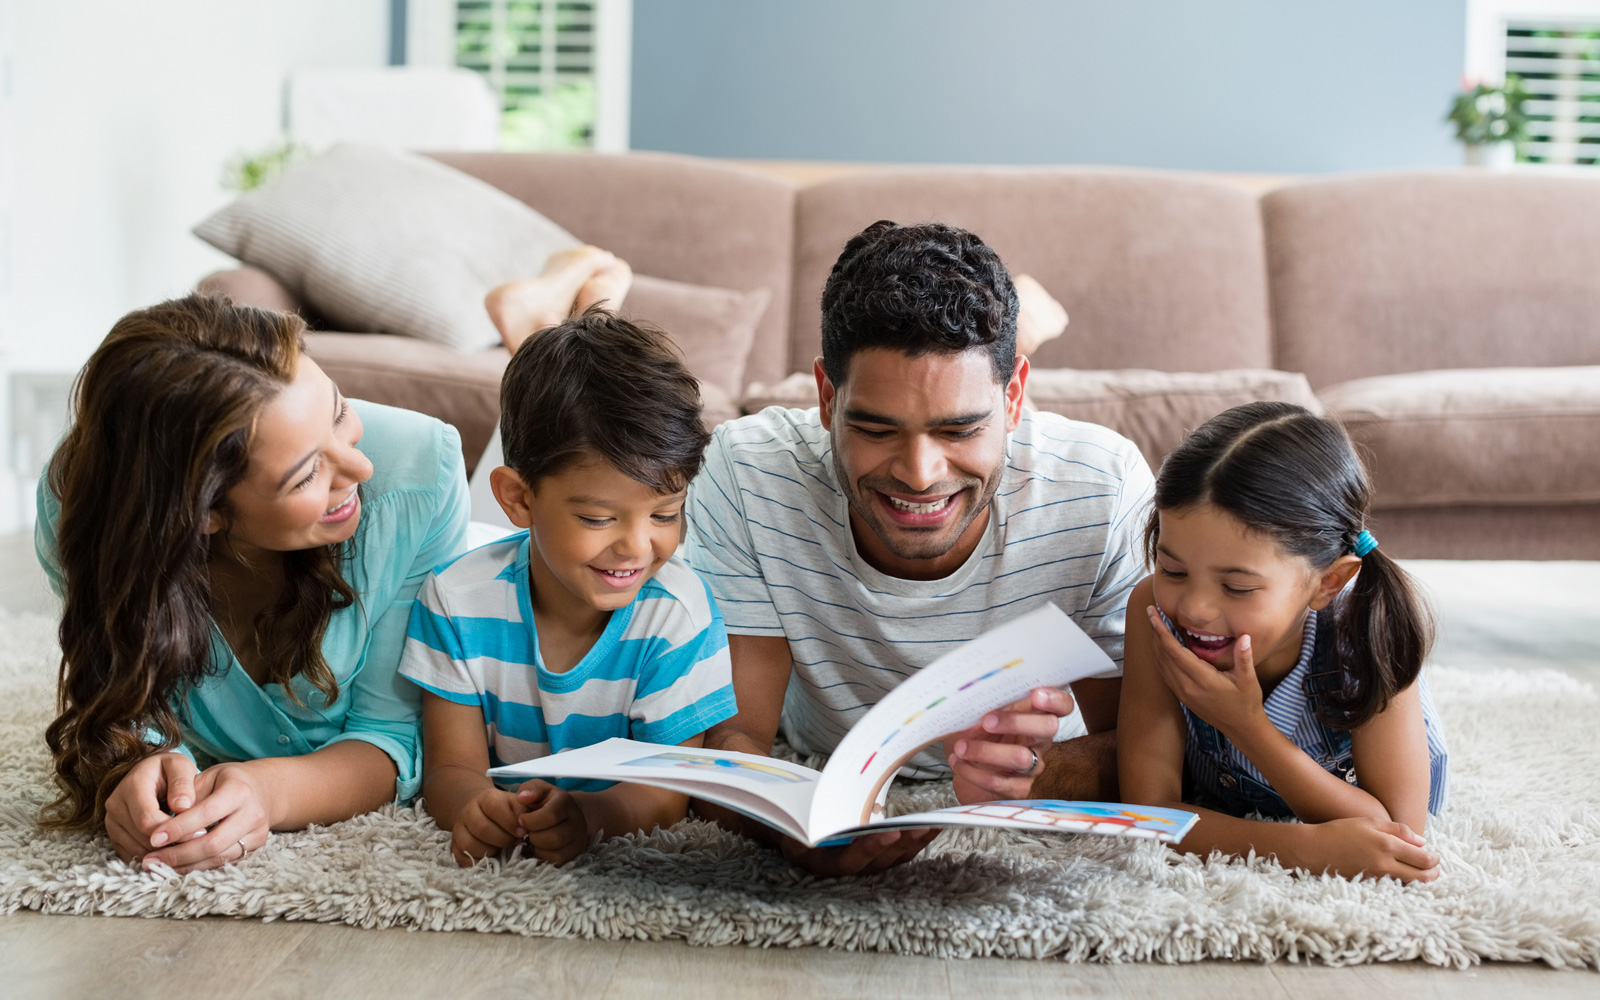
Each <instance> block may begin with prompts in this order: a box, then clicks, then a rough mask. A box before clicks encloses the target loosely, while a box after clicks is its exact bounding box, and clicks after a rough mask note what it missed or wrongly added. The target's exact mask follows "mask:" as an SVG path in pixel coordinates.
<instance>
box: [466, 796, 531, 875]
mask: <svg viewBox="0 0 1600 1000" xmlns="http://www.w3.org/2000/svg"><path fill="white" fill-rule="evenodd" d="M529 784H533V782H529ZM522 787H523V788H527V787H528V786H527V785H523V786H522ZM521 794H522V792H521V790H518V791H515V792H503V791H501V790H500V789H498V788H486V789H484V790H483V791H482V792H479V793H478V794H477V795H476V796H475V797H474V798H473V799H472V801H470V802H468V803H467V805H466V807H465V808H464V809H462V810H461V816H460V818H459V819H457V820H456V825H455V829H453V830H451V831H450V853H451V854H453V855H455V858H456V864H458V865H460V866H461V867H463V868H466V867H469V866H470V865H471V864H472V863H473V862H474V861H477V860H479V859H481V858H486V857H488V856H489V855H491V854H499V853H500V852H501V851H503V850H505V849H506V848H507V847H510V846H511V845H513V844H515V843H517V842H518V841H520V840H522V838H523V835H524V832H525V831H524V830H523V827H522V817H523V815H524V814H525V813H526V812H527V811H528V806H527V804H526V803H524V802H523V801H522V800H521V798H520V797H519V796H520V795H521Z"/></svg>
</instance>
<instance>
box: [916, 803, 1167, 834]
mask: <svg viewBox="0 0 1600 1000" xmlns="http://www.w3.org/2000/svg"><path fill="white" fill-rule="evenodd" d="M939 811H940V812H942V813H970V814H971V815H974V816H994V817H996V818H997V819H1004V820H1008V821H1011V822H1017V823H1027V824H1029V825H1035V824H1037V825H1039V826H1046V827H1050V828H1051V829H1055V830H1061V831H1065V832H1071V833H1120V834H1122V835H1124V836H1129V837H1157V838H1160V839H1163V840H1166V839H1169V838H1173V839H1175V837H1174V835H1176V834H1178V833H1179V832H1180V830H1181V826H1182V824H1180V823H1178V822H1176V821H1175V820H1173V819H1172V818H1170V817H1169V816H1162V815H1156V814H1155V813H1156V812H1158V811H1162V810H1151V811H1150V812H1141V811H1138V810H1136V809H1129V808H1123V807H1120V806H1116V805H1105V806H1099V805H1094V804H1092V803H1088V802H1063V801H1061V800H1059V799H1028V800H1025V801H1018V802H979V803H974V804H973V805H968V806H954V807H952V808H949V809H941V810H939Z"/></svg>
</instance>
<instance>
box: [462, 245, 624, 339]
mask: <svg viewBox="0 0 1600 1000" xmlns="http://www.w3.org/2000/svg"><path fill="white" fill-rule="evenodd" d="M614 261H616V258H615V257H614V256H612V255H611V254H609V253H607V252H606V251H604V250H601V249H600V248H599V247H591V246H582V247H573V248H572V249H570V250H558V251H557V252H555V253H553V254H551V255H550V257H549V259H548V260H546V261H545V262H544V270H543V271H541V272H540V274H539V276H538V277H537V278H523V279H522V280H520V281H510V282H507V283H506V284H504V285H501V286H500V287H498V288H495V289H493V290H492V291H490V292H489V294H488V295H486V296H484V298H483V307H484V308H485V309H486V310H488V312H489V318H490V319H491V320H493V321H494V325H495V329H497V330H499V331H500V339H501V340H502V341H504V342H505V345H506V347H507V348H509V349H510V350H513V351H515V350H516V349H517V347H518V346H519V345H520V344H521V343H522V342H523V341H524V340H527V339H528V337H529V336H531V335H532V334H533V333H535V332H536V331H539V330H543V329H545V328H546V327H551V326H555V325H556V324H557V323H560V322H561V321H563V320H565V319H566V318H567V317H568V316H571V315H572V312H573V304H574V303H575V302H576V301H577V298H578V290H579V289H581V288H582V287H583V286H584V285H585V284H587V283H588V281H589V280H590V279H591V278H593V277H594V276H595V275H597V274H599V273H600V272H601V271H602V270H604V269H605V268H607V267H609V266H611V264H612V263H613V262H614Z"/></svg>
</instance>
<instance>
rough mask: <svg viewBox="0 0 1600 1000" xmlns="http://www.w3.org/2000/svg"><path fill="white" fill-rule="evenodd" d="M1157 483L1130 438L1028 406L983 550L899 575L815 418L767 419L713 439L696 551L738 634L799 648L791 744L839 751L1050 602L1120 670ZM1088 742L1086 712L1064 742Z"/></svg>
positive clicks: (944, 771) (697, 500) (698, 509)
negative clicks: (965, 650)
mask: <svg viewBox="0 0 1600 1000" xmlns="http://www.w3.org/2000/svg"><path fill="white" fill-rule="evenodd" d="M1152 485H1153V483H1152V480H1151V476H1150V468H1149V466H1148V465H1146V464H1145V461H1144V458H1143V456H1141V455H1140V454H1139V450H1138V448H1136V447H1135V446H1134V445H1133V443H1132V442H1131V441H1129V440H1127V439H1126V438H1124V437H1122V436H1121V435H1119V434H1117V433H1115V432H1113V431H1110V430H1108V429H1106V428H1104V427H1100V426H1097V425H1095V424H1086V423H1080V422H1078V421H1073V420H1068V419H1066V418H1065V417H1060V416H1057V415H1055V414H1053V413H1040V412H1037V411H1033V410H1026V411H1024V414H1023V418H1022V421H1021V423H1020V424H1019V425H1018V427H1017V429H1016V431H1014V432H1013V433H1012V434H1011V436H1010V438H1009V439H1008V442H1007V451H1006V464H1005V472H1004V475H1003V477H1002V479H1001V483H1000V486H999V489H998V490H997V492H996V493H995V498H994V511H993V515H992V516H991V517H990V518H989V523H988V527H987V529H986V530H985V532H984V536H983V538H982V540H981V541H980V542H979V544H978V547H977V548H976V549H975V550H974V551H973V553H972V556H971V557H970V558H968V559H967V561H966V562H965V563H964V564H963V565H962V566H961V567H960V568H959V569H957V570H956V571H955V572H954V573H951V574H950V575H949V576H947V577H944V578H943V579H939V580H903V579H899V578H897V577H890V576H886V575H884V574H883V573H880V572H879V571H878V570H876V569H874V568H872V567H871V566H870V565H868V564H867V563H866V561H865V560H863V559H862V558H861V556H860V555H859V554H858V553H857V552H856V546H855V542H854V539H853V537H852V533H851V529H850V521H849V516H848V506H847V501H846V500H845V497H844V494H843V493H841V492H840V491H839V487H838V484H837V480H836V478H835V475H834V466H833V449H832V442H831V440H830V438H829V435H828V432H827V431H826V430H824V429H823V428H822V424H821V422H820V420H819V419H818V414H817V410H816V409H815V408H813V409H809V410H788V409H783V408H780V407H768V408H767V409H765V410H763V411H762V412H760V413H757V414H753V415H751V416H748V417H742V418H740V419H738V420H733V421H729V422H728V423H725V424H723V425H722V426H721V427H719V428H717V431H716V434H715V435H714V436H713V437H712V440H711V445H710V447H709V448H707V450H706V461H705V467H704V468H703V469H702V471H701V473H700V475H699V476H698V477H697V478H696V479H695V480H694V482H693V483H692V484H691V486H690V488H689V502H688V508H687V509H688V512H689V537H688V540H687V542H686V544H685V549H684V553H683V554H684V558H685V559H686V560H687V561H688V563H689V564H690V565H691V566H693V567H694V568H695V569H696V570H697V571H699V573H700V574H701V576H703V577H704V578H705V579H706V580H707V582H709V583H710V585H711V591H712V593H713V594H714V595H715V596H716V599H717V604H718V606H719V607H720V608H721V609H722V615H723V619H724V621H725V622H726V624H727V629H728V632H729V633H732V634H736V635H770V636H780V635H781V636H785V637H787V638H788V640H789V649H790V653H791V655H792V656H793V658H794V674H793V675H792V676H791V678H790V681H789V690H788V694H787V697H785V699H784V707H783V731H784V734H785V736H786V737H787V738H788V739H789V741H790V742H791V743H792V744H794V745H795V746H796V747H797V748H799V749H803V750H809V751H815V752H828V751H831V750H833V748H834V747H835V746H837V745H838V743H839V740H840V738H841V737H842V736H843V735H844V733H845V732H846V731H847V730H848V729H849V728H850V726H851V725H852V724H853V723H854V721H855V720H856V719H857V718H859V717H860V716H861V715H862V714H864V713H865V711H866V710H867V709H868V708H870V707H871V706H872V705H874V704H876V703H877V701H878V699H879V698H881V697H882V696H883V695H884V694H886V693H887V692H888V691H890V690H891V689H893V688H894V687H895V685H897V684H899V683H900V681H902V680H904V679H905V678H906V677H908V676H910V674H911V673H912V672H913V671H915V670H918V669H920V668H921V667H923V666H926V665H927V664H928V663H931V662H932V661H933V660H934V659H936V658H938V657H939V656H940V655H942V654H943V653H945V652H946V651H948V650H950V649H952V648H954V647H955V646H957V645H959V644H960V643H962V642H965V641H967V640H968V639H971V638H973V637H975V636H977V635H979V634H980V633H982V632H984V631H986V630H988V629H990V628H993V627H995V626H996V625H999V624H1001V623H1003V622H1006V621H1009V620H1011V619H1012V618H1015V617H1016V616H1018V615H1021V614H1024V613H1025V612H1028V611H1031V610H1033V609H1034V608H1036V607H1038V606H1039V605H1040V604H1042V603H1043V602H1045V601H1054V602H1055V603H1056V604H1057V606H1059V607H1060V608H1061V610H1063V611H1065V612H1066V613H1067V614H1068V615H1070V616H1071V617H1072V620H1073V621H1075V622H1077V623H1078V625H1079V627H1081V628H1082V629H1083V630H1084V631H1085V632H1087V633H1088V634H1089V636H1090V637H1091V638H1093V639H1094V640H1095V641H1096V642H1097V643H1099V644H1100V647H1101V648H1102V649H1104V650H1105V651H1106V653H1107V654H1108V655H1110V657H1111V658H1112V659H1113V660H1114V661H1116V663H1117V664H1118V667H1119V668H1120V666H1121V663H1122V631H1123V617H1124V611H1125V607H1124V606H1125V605H1126V603H1127V600H1128V593H1129V591H1131V590H1132V589H1133V585H1134V584H1135V583H1137V582H1138V581H1139V580H1140V579H1141V578H1142V577H1143V576H1144V572H1145V569H1144V560H1143V558H1142V557H1141V555H1140V552H1139V547H1140V541H1141V535H1142V532H1143V528H1144V520H1145V514H1146V511H1147V510H1148V506H1147V505H1148V503H1149V499H1150V492H1151V488H1152ZM1083 731H1084V730H1083V723H1082V720H1081V717H1078V716H1077V714H1076V713H1074V717H1073V719H1072V720H1071V721H1069V722H1068V723H1067V724H1065V725H1064V726H1063V730H1062V735H1063V736H1067V735H1075V734H1078V733H1082V732H1083ZM912 765H913V766H912V767H911V768H910V769H909V770H907V771H903V772H902V773H903V774H905V775H906V776H908V777H923V778H931V777H943V776H947V775H948V774H949V768H948V767H947V766H946V765H945V763H944V761H943V760H942V759H940V758H939V756H938V755H937V754H935V753H929V752H927V751H924V752H923V753H922V754H919V755H918V756H917V757H915V758H913V760H912Z"/></svg>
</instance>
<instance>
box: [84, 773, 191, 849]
mask: <svg viewBox="0 0 1600 1000" xmlns="http://www.w3.org/2000/svg"><path fill="white" fill-rule="evenodd" d="M194 776H195V767H194V761H192V760H190V759H189V758H188V757H185V756H184V755H183V754H181V753H176V752H167V753H157V754H151V755H150V756H148V757H146V758H145V759H144V760H141V761H140V762H139V763H137V764H135V765H133V767H132V768H131V769H130V770H129V771H128V773H127V774H125V775H123V776H122V780H121V781H119V782H117V787H116V788H114V789H112V790H111V794H110V795H109V796H107V797H106V836H108V837H110V838H111V846H112V847H113V848H115V849H116V852H117V856H118V857H120V858H122V860H124V861H133V860H134V859H135V858H138V857H140V856H142V855H144V854H146V853H148V852H149V851H150V850H151V849H152V848H156V847H160V846H161V844H164V843H166V842H167V841H166V840H162V841H161V844H157V843H154V842H152V840H151V837H152V836H153V835H154V834H155V832H156V830H157V829H158V828H159V827H160V826H161V824H163V823H165V822H166V821H167V820H169V819H171V818H172V817H171V815H169V814H168V813H167V809H170V810H172V811H173V812H175V813H176V812H182V811H183V810H185V809H188V808H189V807H190V806H192V805H194V802H195V795H194ZM163 804H165V808H163Z"/></svg>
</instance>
